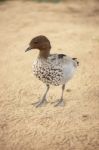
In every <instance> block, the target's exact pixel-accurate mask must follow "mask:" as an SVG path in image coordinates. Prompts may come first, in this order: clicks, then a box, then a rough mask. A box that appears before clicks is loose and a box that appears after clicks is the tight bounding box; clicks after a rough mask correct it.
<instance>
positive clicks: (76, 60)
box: [72, 58, 79, 66]
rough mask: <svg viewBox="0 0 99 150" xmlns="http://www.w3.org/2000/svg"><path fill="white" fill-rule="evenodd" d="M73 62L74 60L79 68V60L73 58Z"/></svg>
mask: <svg viewBox="0 0 99 150" xmlns="http://www.w3.org/2000/svg"><path fill="white" fill-rule="evenodd" d="M72 60H74V61H75V62H76V63H77V66H79V61H78V60H77V58H72Z"/></svg>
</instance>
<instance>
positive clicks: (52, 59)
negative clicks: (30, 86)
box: [26, 35, 79, 107]
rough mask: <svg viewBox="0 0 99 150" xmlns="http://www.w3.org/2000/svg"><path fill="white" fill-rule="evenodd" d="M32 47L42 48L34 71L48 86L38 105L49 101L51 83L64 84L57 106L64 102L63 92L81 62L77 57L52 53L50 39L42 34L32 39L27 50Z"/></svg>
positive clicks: (34, 65) (35, 62) (34, 64)
mask: <svg viewBox="0 0 99 150" xmlns="http://www.w3.org/2000/svg"><path fill="white" fill-rule="evenodd" d="M31 49H39V50H40V52H39V56H38V58H37V59H36V60H35V61H34V63H33V73H34V75H35V76H36V77H37V78H38V79H40V80H41V81H42V82H44V83H45V84H46V86H47V90H46V92H45V93H44V95H43V97H42V99H41V100H40V101H38V102H36V103H35V105H36V107H39V106H42V105H43V104H44V103H45V102H47V100H46V95H47V92H48V90H49V87H50V85H54V86H59V85H62V95H61V98H60V99H59V100H58V101H57V103H56V104H55V106H58V105H62V104H64V103H63V102H64V101H63V92H64V89H65V84H66V83H67V82H68V81H69V80H70V79H71V78H72V77H73V75H74V72H75V70H76V68H77V66H78V64H79V62H78V61H77V59H76V58H71V57H69V56H67V55H64V54H50V49H51V45H50V41H49V40H48V39H47V37H45V36H42V35H41V36H37V37H35V38H33V39H32V40H31V42H30V44H29V47H28V48H27V49H26V51H29V50H31Z"/></svg>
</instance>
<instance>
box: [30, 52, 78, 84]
mask: <svg viewBox="0 0 99 150" xmlns="http://www.w3.org/2000/svg"><path fill="white" fill-rule="evenodd" d="M61 55H62V54H52V55H50V56H49V57H48V58H47V59H44V58H37V60H36V61H34V63H33V73H34V75H35V76H36V77H37V78H39V80H41V81H43V82H44V83H46V84H51V85H55V86H58V85H62V84H65V83H66V82H67V81H68V80H69V79H71V77H72V76H73V74H74V71H75V69H76V67H77V61H76V60H73V59H72V58H70V57H68V56H65V55H63V57H60V56H61Z"/></svg>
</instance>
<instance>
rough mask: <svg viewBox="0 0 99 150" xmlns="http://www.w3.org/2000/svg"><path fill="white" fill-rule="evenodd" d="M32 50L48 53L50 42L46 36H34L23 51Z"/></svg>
mask: <svg viewBox="0 0 99 150" xmlns="http://www.w3.org/2000/svg"><path fill="white" fill-rule="evenodd" d="M32 49H39V50H40V51H50V49H51V44H50V41H49V40H48V38H47V37H46V36H43V35H39V36H36V37H34V38H33V39H32V40H31V41H30V43H29V47H28V48H27V49H26V50H25V52H27V51H29V50H32Z"/></svg>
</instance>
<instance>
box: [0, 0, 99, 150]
mask: <svg viewBox="0 0 99 150" xmlns="http://www.w3.org/2000/svg"><path fill="white" fill-rule="evenodd" d="M39 34H43V35H46V36H48V37H49V39H50V40H51V42H52V47H53V48H52V53H56V52H57V53H65V54H68V55H70V56H72V57H77V58H78V59H79V61H80V66H79V68H78V70H77V72H76V74H75V77H74V78H73V79H72V80H71V81H70V82H69V83H68V84H67V89H68V90H65V94H64V98H65V103H66V104H65V107H57V108H55V107H53V105H51V102H52V101H55V100H56V99H57V98H58V97H59V96H60V94H61V87H52V88H51V89H50V92H49V94H48V101H49V103H48V105H46V106H44V107H42V108H38V109H37V108H35V107H33V106H32V105H31V103H32V102H35V101H37V99H38V98H40V96H41V95H42V94H43V92H44V90H45V86H44V85H43V84H42V82H40V81H38V80H37V79H36V78H35V77H34V76H33V74H32V61H33V59H35V58H36V57H37V55H38V52H37V51H34V52H33V51H31V52H28V53H25V52H24V50H25V49H26V48H27V46H28V43H29V41H30V39H31V38H32V37H34V36H36V35H39ZM98 66H99V3H98V2H97V3H95V1H90V3H89V2H88V3H83V2H80V1H79V2H78V3H74V2H67V3H59V4H49V3H47V4H45V3H42V4H36V3H32V2H29V1H28V2H21V1H14V2H5V3H4V4H0V150H98V149H99V67H98Z"/></svg>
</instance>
